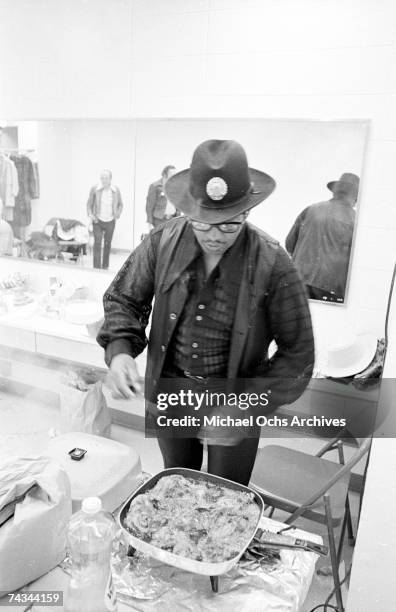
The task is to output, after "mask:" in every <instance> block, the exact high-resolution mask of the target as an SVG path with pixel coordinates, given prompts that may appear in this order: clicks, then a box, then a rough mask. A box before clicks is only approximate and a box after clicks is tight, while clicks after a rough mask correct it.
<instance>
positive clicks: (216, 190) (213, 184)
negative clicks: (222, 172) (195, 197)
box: [206, 176, 228, 201]
mask: <svg viewBox="0 0 396 612" xmlns="http://www.w3.org/2000/svg"><path fill="white" fill-rule="evenodd" d="M227 191H228V185H227V183H226V182H225V180H224V179H222V178H221V176H214V177H213V178H211V179H210V181H208V182H207V183H206V193H207V194H208V196H209V197H210V199H211V200H215V201H218V200H222V199H223V198H224V196H225V195H226V194H227Z"/></svg>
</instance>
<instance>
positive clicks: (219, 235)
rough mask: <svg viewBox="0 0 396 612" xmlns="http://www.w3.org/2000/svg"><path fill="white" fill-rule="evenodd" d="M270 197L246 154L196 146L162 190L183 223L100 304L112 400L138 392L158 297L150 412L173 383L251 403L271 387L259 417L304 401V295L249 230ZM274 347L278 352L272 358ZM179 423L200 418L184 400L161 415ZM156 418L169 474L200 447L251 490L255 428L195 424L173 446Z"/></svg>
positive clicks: (145, 246)
mask: <svg viewBox="0 0 396 612" xmlns="http://www.w3.org/2000/svg"><path fill="white" fill-rule="evenodd" d="M274 188H275V181H274V180H273V179H272V178H271V177H270V176H268V175H267V174H265V173H264V172H260V171H258V170H254V169H252V168H249V167H248V163H247V159H246V154H245V151H244V150H243V148H242V147H241V146H240V145H239V144H238V143H236V142H234V141H228V140H226V141H223V140H209V141H206V142H204V143H202V144H201V145H200V146H199V147H198V148H197V149H196V150H195V152H194V155H193V159H192V163H191V167H190V168H189V169H188V170H183V171H182V172H178V173H177V174H175V175H174V176H172V177H171V178H170V179H169V180H168V182H167V184H166V191H167V195H168V197H169V199H170V200H171V201H172V202H173V203H174V205H175V207H176V208H178V209H180V210H181V211H182V212H183V213H184V216H182V217H178V218H175V219H171V220H170V221H168V222H167V223H166V224H164V225H163V226H161V227H158V228H156V229H154V230H153V231H152V232H151V233H150V234H149V235H148V236H147V237H146V238H145V240H144V241H143V242H142V243H141V244H140V245H139V246H138V247H137V249H136V250H135V251H134V252H133V253H132V254H131V256H130V257H129V259H128V260H127V262H126V263H125V264H124V266H123V268H122V269H121V270H120V272H119V273H118V275H117V276H116V278H115V279H114V281H113V282H112V284H111V285H110V287H109V289H108V290H107V292H106V293H105V296H104V309H105V322H104V324H103V327H102V329H101V331H100V332H99V334H98V342H99V344H100V345H101V346H103V347H104V348H105V349H106V362H107V364H108V365H109V367H110V375H109V381H110V383H111V385H112V387H113V393H115V394H118V395H119V396H121V397H125V398H129V397H132V396H133V393H132V391H131V387H133V388H134V390H139V388H140V386H139V376H138V372H137V368H136V365H135V362H134V358H135V357H136V356H137V355H138V354H139V353H141V352H142V350H143V349H144V347H145V345H146V338H145V327H146V324H147V321H148V317H149V314H150V310H151V303H152V299H153V296H155V302H154V310H153V315H152V324H151V332H150V339H149V342H148V358H147V369H146V383H145V396H146V400H147V402H146V403H147V405H148V407H149V408H150V407H151V408H152V404H154V406H155V408H157V407H158V397H159V395H158V390H159V389H161V388H164V385H165V382H166V381H168V382H169V381H170V383H171V389H172V390H175V389H177V388H180V387H178V385H180V386H181V387H183V388H184V390H186V391H188V390H190V391H192V392H193V393H197V394H202V392H203V391H204V390H205V389H207V388H208V387H209V388H217V387H218V386H219V385H220V383H221V381H226V382H224V384H227V385H230V386H231V388H238V389H239V390H241V389H243V390H244V391H246V392H249V393H252V392H254V391H255V390H258V389H260V390H261V391H264V390H265V391H266V392H268V390H269V389H270V391H271V393H268V398H269V403H268V405H266V404H265V402H260V405H258V403H257V397H256V399H254V396H251V397H253V400H251V405H250V407H249V410H251V411H252V414H253V415H255V416H257V415H260V414H265V413H266V412H271V411H273V410H275V409H276V408H277V407H278V406H279V405H280V404H284V403H289V402H293V401H294V400H295V399H297V398H298V397H299V395H300V394H301V393H302V392H303V390H304V389H305V387H306V385H307V383H308V380H309V377H310V375H311V373H312V368H313V362H314V350H313V336H312V328H311V319H310V314H309V308H308V303H307V299H306V294H305V290H304V287H303V285H302V283H301V281H300V279H299V277H298V274H297V272H296V270H295V268H294V266H293V264H292V262H291V261H290V258H289V256H288V255H287V253H286V252H285V251H284V250H283V249H282V248H281V247H280V246H279V244H278V243H277V242H276V241H275V240H274V239H272V238H271V237H270V236H268V235H267V234H265V233H264V232H262V231H261V230H259V229H257V228H256V227H254V226H252V225H250V224H249V223H247V222H246V217H247V214H248V211H249V209H250V208H252V207H253V206H256V205H257V204H259V203H260V202H262V201H263V200H265V199H266V198H267V197H268V196H269V195H270V194H271V193H272V191H273V189H274ZM272 340H275V341H276V344H277V351H276V352H275V354H274V355H273V356H272V357H271V359H269V358H268V347H269V344H270V343H271V341H272ZM164 381H165V382H164ZM237 381H238V383H237ZM161 385H162V386H161ZM238 385H239V386H238ZM260 385H261V386H260ZM220 386H221V385H220ZM227 388H229V387H227ZM179 397H180V396H179ZM238 397H239V396H238ZM156 400H157V401H156ZM249 401H250V400H249ZM184 406H185V404H184ZM207 408H208V406H207V405H205V409H207ZM183 410H184V412H183ZM163 414H164V413H163ZM163 414H161V415H160V416H163ZM185 414H189V415H191V414H193V415H194V416H196V417H199V416H200V412H199V411H194V409H186V408H185V407H184V409H183V403H182V402H179V403H178V405H177V406H171V405H169V406H168V407H167V410H166V412H165V415H167V416H174V415H178V416H179V417H181V416H184V415H185ZM210 414H211V415H214V416H216V418H217V417H222V418H223V417H227V416H228V417H229V416H233V417H235V418H236V417H239V419H240V418H241V417H243V416H245V413H244V412H242V410H241V409H240V407H239V405H237V406H235V405H233V406H231V405H230V402H228V401H227V402H226V404H225V405H224V402H223V405H222V404H221V401H220V402H218V403H217V404H216V406H215V407H212V409H211V412H210ZM157 416H158V410H157V412H156V413H155V411H154V417H153V414H152V413H149V415H148V417H146V425H147V420H149V421H150V422H152V419H153V418H154V421H155V422H154V428H156V431H155V433H156V435H158V438H159V439H158V441H159V445H160V449H161V452H162V455H163V458H164V464H165V467H167V468H168V467H175V466H179V467H186V468H193V469H200V468H201V464H202V456H203V447H202V444H201V443H200V439H202V438H204V439H206V441H207V442H208V469H209V471H210V472H212V473H215V474H217V475H220V476H223V477H226V478H230V479H232V480H235V481H239V482H243V483H247V482H249V478H250V474H251V470H252V467H253V464H254V460H255V456H256V451H257V446H258V440H259V433H260V428H259V427H258V426H257V425H256V424H254V425H253V426H252V427H251V428H246V427H245V428H244V427H239V425H237V426H233V425H232V424H230V425H229V426H228V424H226V425H225V426H224V427H223V428H220V429H219V428H217V427H216V426H214V425H212V424H211V423H203V424H202V423H198V424H195V425H196V429H195V430H194V435H190V434H188V437H184V438H183V437H180V436H183V431H181V430H180V428H179V430H178V432H177V433H176V432H175V433H174V437H173V438H169V437H166V436H165V435H161V432H160V431H159V430H160V427H159V422H158V420H156V419H157ZM224 421H227V418H225V419H223V421H222V424H223V423H224ZM187 431H190V430H187ZM177 435H178V436H179V437H176V436H177ZM186 436H187V433H186Z"/></svg>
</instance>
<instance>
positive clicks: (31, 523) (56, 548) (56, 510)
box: [0, 457, 72, 592]
mask: <svg viewBox="0 0 396 612" xmlns="http://www.w3.org/2000/svg"><path fill="white" fill-rule="evenodd" d="M71 510H72V507H71V495H70V481H69V478H68V476H67V474H66V472H65V471H64V470H63V469H62V468H61V467H60V466H59V465H57V464H56V463H55V462H54V461H52V460H50V459H48V458H44V457H39V458H35V459H23V458H17V459H15V458H14V459H12V460H10V461H7V462H6V463H3V464H2V465H0V516H2V519H1V520H0V591H6V592H10V591H15V590H17V589H19V588H21V587H23V586H24V585H26V584H27V583H28V582H31V581H32V580H36V578H39V576H41V575H43V574H45V573H46V572H49V571H50V570H51V569H53V568H54V567H55V566H56V565H58V564H59V563H60V562H61V561H62V560H63V559H64V558H65V554H66V534H67V525H68V521H69V519H70V516H71Z"/></svg>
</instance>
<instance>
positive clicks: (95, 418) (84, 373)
mask: <svg viewBox="0 0 396 612" xmlns="http://www.w3.org/2000/svg"><path fill="white" fill-rule="evenodd" d="M101 376H102V375H101V373H100V374H98V373H97V372H96V371H95V370H79V371H77V372H76V371H72V372H69V373H68V374H67V375H66V376H63V377H62V379H61V383H62V384H61V388H60V393H59V395H60V408H61V424H60V427H61V433H68V432H69V431H80V432H84V433H89V434H93V435H96V436H103V437H105V438H110V435H111V414H110V409H109V407H108V405H107V402H106V398H105V396H104V394H103V389H102V381H101V380H98V379H99V378H100V377H101Z"/></svg>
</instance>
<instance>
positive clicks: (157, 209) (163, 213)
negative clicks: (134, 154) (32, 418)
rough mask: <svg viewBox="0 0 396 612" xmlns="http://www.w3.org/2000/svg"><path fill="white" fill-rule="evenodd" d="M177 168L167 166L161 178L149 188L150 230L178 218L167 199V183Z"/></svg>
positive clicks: (148, 220)
mask: <svg viewBox="0 0 396 612" xmlns="http://www.w3.org/2000/svg"><path fill="white" fill-rule="evenodd" d="M175 172H176V168H175V166H171V165H169V166H165V168H164V169H163V170H162V175H161V178H160V179H158V181H155V183H152V184H151V185H150V187H149V190H148V194H147V201H146V213H147V223H148V224H149V227H150V229H152V228H153V227H157V226H158V225H160V224H161V223H163V222H164V221H168V219H172V217H176V216H177V215H178V214H179V213H178V211H177V210H176V208H175V207H174V205H173V204H172V202H170V201H169V200H168V198H167V197H166V193H165V184H166V181H167V180H168V179H169V178H170V177H171V176H173V175H174V174H175Z"/></svg>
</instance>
